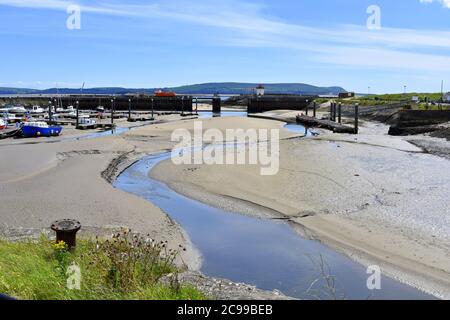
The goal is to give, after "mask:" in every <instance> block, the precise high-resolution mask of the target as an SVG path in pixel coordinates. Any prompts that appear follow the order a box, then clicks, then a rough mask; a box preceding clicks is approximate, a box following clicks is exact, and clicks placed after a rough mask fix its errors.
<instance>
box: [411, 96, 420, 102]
mask: <svg viewBox="0 0 450 320" xmlns="http://www.w3.org/2000/svg"><path fill="white" fill-rule="evenodd" d="M411 101H412V102H414V103H419V102H420V98H419V97H418V96H414V97H412V99H411Z"/></svg>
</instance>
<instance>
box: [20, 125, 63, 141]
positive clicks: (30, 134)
mask: <svg viewBox="0 0 450 320" xmlns="http://www.w3.org/2000/svg"><path fill="white" fill-rule="evenodd" d="M21 130H22V134H23V136H24V137H25V138H35V137H54V136H59V135H60V134H61V132H62V127H61V126H49V125H48V124H47V123H46V122H25V123H24V124H23V125H22V127H21Z"/></svg>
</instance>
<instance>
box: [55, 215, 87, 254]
mask: <svg viewBox="0 0 450 320" xmlns="http://www.w3.org/2000/svg"><path fill="white" fill-rule="evenodd" d="M51 229H52V230H53V231H55V232H56V243H59V242H61V241H64V243H65V244H67V246H68V248H69V249H73V248H75V247H76V245H77V232H78V231H80V229H81V223H80V222H79V221H76V220H72V219H64V220H58V221H55V222H53V223H52V226H51Z"/></svg>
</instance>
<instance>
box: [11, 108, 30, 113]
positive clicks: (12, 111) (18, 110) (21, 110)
mask: <svg viewBox="0 0 450 320" xmlns="http://www.w3.org/2000/svg"><path fill="white" fill-rule="evenodd" d="M9 112H10V113H22V114H25V113H27V109H25V108H24V107H23V106H16V107H12V108H11V109H9Z"/></svg>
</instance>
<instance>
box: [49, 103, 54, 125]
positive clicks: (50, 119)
mask: <svg viewBox="0 0 450 320" xmlns="http://www.w3.org/2000/svg"><path fill="white" fill-rule="evenodd" d="M52 118H53V115H52V103H51V102H50V103H49V104H48V124H49V125H52Z"/></svg>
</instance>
